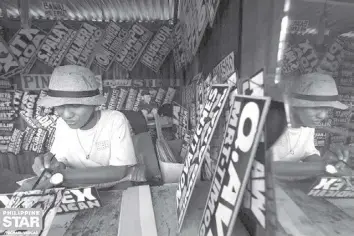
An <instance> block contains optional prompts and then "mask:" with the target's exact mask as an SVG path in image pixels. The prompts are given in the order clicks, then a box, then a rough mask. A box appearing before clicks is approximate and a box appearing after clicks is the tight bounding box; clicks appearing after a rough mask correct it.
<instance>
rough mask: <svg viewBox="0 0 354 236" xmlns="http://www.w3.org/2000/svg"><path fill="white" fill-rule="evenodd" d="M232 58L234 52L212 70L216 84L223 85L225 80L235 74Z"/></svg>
mask: <svg viewBox="0 0 354 236" xmlns="http://www.w3.org/2000/svg"><path fill="white" fill-rule="evenodd" d="M234 58H235V56H234V52H231V53H230V54H229V55H227V56H226V57H225V58H224V59H223V60H222V61H221V62H220V63H219V64H218V65H217V66H216V67H215V68H214V69H213V77H215V76H216V77H217V79H216V80H217V82H218V83H225V82H226V80H227V78H229V77H230V75H231V74H232V73H234V72H235V59H234Z"/></svg>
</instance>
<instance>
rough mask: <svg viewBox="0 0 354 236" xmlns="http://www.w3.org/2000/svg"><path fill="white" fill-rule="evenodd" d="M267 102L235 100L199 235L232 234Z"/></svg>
mask: <svg viewBox="0 0 354 236" xmlns="http://www.w3.org/2000/svg"><path fill="white" fill-rule="evenodd" d="M269 103H270V99H269V98H253V97H250V96H239V95H238V96H236V97H235V100H234V102H233V104H232V107H231V112H230V116H229V120H228V124H227V128H226V133H225V136H224V140H223V145H222V148H221V150H220V153H219V158H218V164H217V167H216V171H215V173H214V177H213V181H212V184H211V188H210V191H209V195H208V200H207V204H206V206H205V210H204V213H203V217H202V222H201V226H200V229H199V236H214V235H217V236H224V235H228V236H229V235H230V234H231V233H232V230H233V226H234V224H235V222H236V217H237V214H238V211H239V208H240V205H241V202H242V200H243V198H242V197H243V193H244V191H245V187H246V185H247V182H248V176H249V174H250V172H251V166H252V163H253V160H254V156H255V154H256V150H257V146H258V142H259V139H260V134H261V132H262V129H263V125H264V120H265V116H266V113H267V112H268V107H269Z"/></svg>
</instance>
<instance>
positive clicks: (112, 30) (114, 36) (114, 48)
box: [93, 21, 128, 71]
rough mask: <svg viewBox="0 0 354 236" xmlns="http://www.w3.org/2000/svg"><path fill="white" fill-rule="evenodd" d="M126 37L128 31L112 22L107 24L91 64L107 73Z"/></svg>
mask: <svg viewBox="0 0 354 236" xmlns="http://www.w3.org/2000/svg"><path fill="white" fill-rule="evenodd" d="M127 36H128V30H126V29H124V28H122V27H120V26H119V25H117V24H116V23H114V22H113V21H112V22H111V23H109V25H108V26H107V28H106V31H105V35H104V36H103V38H102V40H101V43H100V45H99V47H97V50H96V51H95V55H94V58H93V64H95V65H98V66H99V67H101V68H102V69H103V70H104V71H107V70H108V68H109V67H110V66H111V64H112V62H113V61H114V57H115V55H116V54H117V53H118V51H119V48H120V47H121V46H122V44H123V42H124V41H125V39H126V37H127Z"/></svg>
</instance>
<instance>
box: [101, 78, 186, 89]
mask: <svg viewBox="0 0 354 236" xmlns="http://www.w3.org/2000/svg"><path fill="white" fill-rule="evenodd" d="M179 86H181V80H179V79H174V78H173V79H122V80H103V87H111V88H116V87H147V88H157V87H159V88H161V87H179Z"/></svg>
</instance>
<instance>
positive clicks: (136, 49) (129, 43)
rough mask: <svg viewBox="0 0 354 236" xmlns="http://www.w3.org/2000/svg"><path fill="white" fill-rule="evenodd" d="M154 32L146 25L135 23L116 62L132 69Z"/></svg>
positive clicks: (129, 69)
mask: <svg viewBox="0 0 354 236" xmlns="http://www.w3.org/2000/svg"><path fill="white" fill-rule="evenodd" d="M152 35H153V33H152V32H151V31H150V30H148V29H147V28H145V27H144V26H142V25H140V24H138V23H135V24H134V25H133V26H132V27H131V28H130V29H129V32H128V37H127V38H126V40H125V42H124V43H122V45H121V47H120V49H119V51H118V53H117V55H116V62H117V63H118V64H119V65H120V66H122V67H123V68H125V69H126V70H128V71H131V70H132V69H133V68H134V66H135V64H136V63H137V62H138V60H139V58H140V56H141V54H142V53H143V51H144V49H145V48H146V46H147V44H148V43H149V41H150V39H151V37H152Z"/></svg>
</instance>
